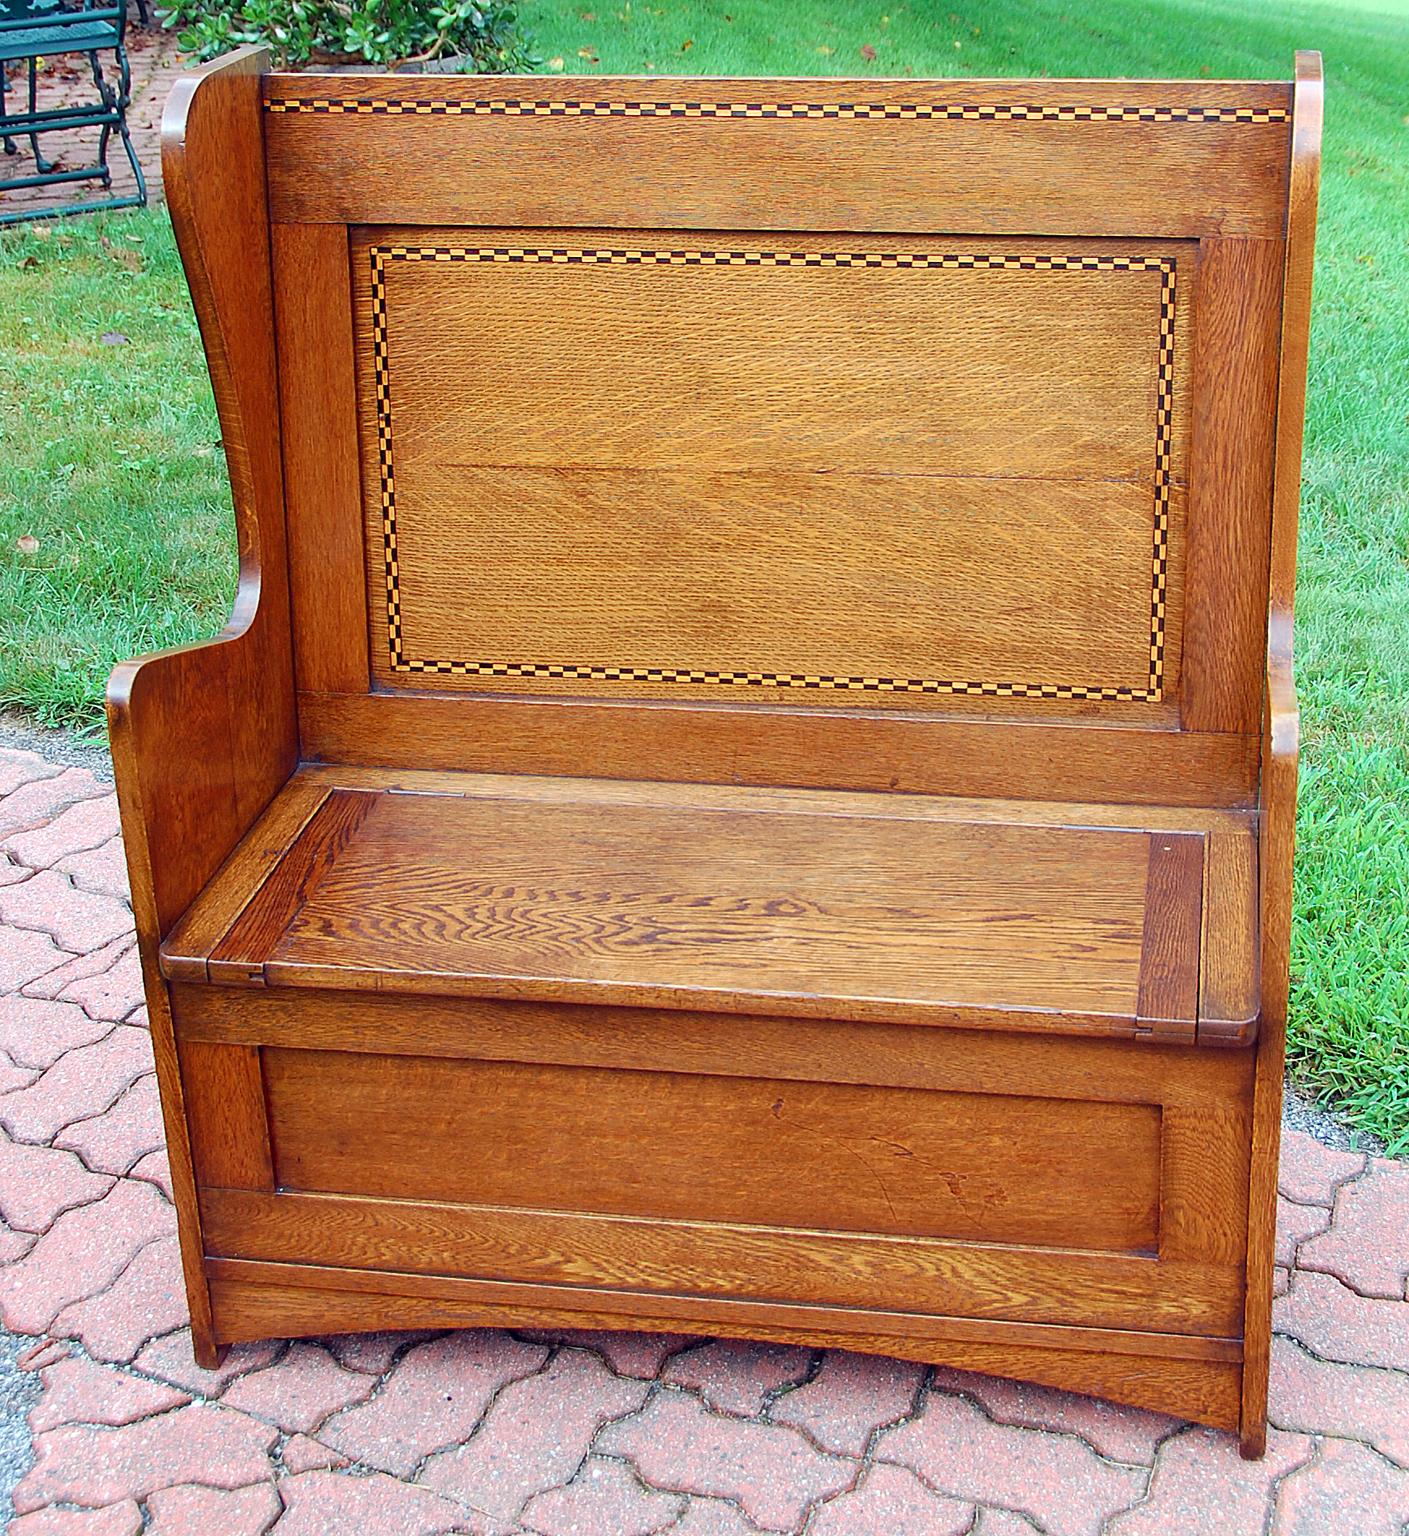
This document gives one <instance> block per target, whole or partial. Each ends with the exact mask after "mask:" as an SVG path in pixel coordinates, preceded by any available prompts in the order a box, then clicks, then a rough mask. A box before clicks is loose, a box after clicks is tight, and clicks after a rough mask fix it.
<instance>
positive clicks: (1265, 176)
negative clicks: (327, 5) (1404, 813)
mask: <svg viewBox="0 0 1409 1536" xmlns="http://www.w3.org/2000/svg"><path fill="white" fill-rule="evenodd" d="M707 85H708V90H707V91H706V90H704V89H703V87H702V84H701V82H698V81H694V82H684V81H669V80H659V81H656V80H652V81H639V80H627V79H611V78H602V79H593V80H592V81H591V82H590V86H589V85H588V83H587V82H585V81H584V82H572V83H569V82H564V81H555V82H545V81H542V80H537V79H535V80H514V79H494V80H485V79H479V80H475V81H473V82H465V81H458V82H457V81H453V80H444V79H434V78H432V79H417V80H416V81H415V82H414V83H412V82H409V81H407V80H405V79H396V78H394V77H392V78H384V77H375V76H367V77H355V76H316V75H313V76H310V75H300V76H288V75H279V74H274V75H269V76H266V77H265V79H264V100H265V113H264V128H265V137H266V145H267V154H268V167H269V169H268V175H269V199H270V212H271V218H272V251H273V271H274V287H275V295H276V320H277V326H278V334H279V355H280V371H281V411H282V417H283V430H284V457H285V480H286V488H287V489H286V494H287V500H288V510H289V541H290V568H291V580H292V590H293V603H294V644H295V652H296V660H297V675H298V682H299V689H300V721H301V733H302V744H303V755H304V757H305V758H306V759H310V760H326V761H350V762H363V763H371V762H373V761H383V762H385V761H387V760H388V759H389V758H391V759H393V760H395V761H397V762H398V763H404V764H405V765H406V766H408V767H416V768H428V769H433V768H449V767H461V768H470V769H475V770H479V771H485V772H528V773H539V774H544V773H546V774H572V773H581V772H588V773H592V774H596V775H603V776H613V775H624V776H626V775H629V776H634V777H642V778H661V779H672V778H674V779H694V780H703V781H724V782H739V783H754V784H765V785H774V784H796V785H807V786H816V787H823V788H852V789H895V790H900V791H912V792H930V793H954V794H965V795H967V794H978V795H982V794H995V795H1008V796H1032V795H1037V796H1045V797H1048V798H1052V799H1079V800H1111V801H1130V802H1134V803H1166V804H1202V805H1249V804H1252V803H1254V802H1255V799H1256V792H1257V775H1258V766H1259V753H1260V740H1259V738H1260V733H1261V708H1262V694H1263V671H1264V655H1265V635H1266V622H1267V620H1266V615H1267V584H1266V583H1267V570H1268V565H1269V560H1270V543H1269V537H1270V534H1269V530H1270V521H1271V519H1270V508H1271V495H1272V471H1273V447H1274V445H1273V431H1274V422H1275V398H1276V390H1277V373H1278V360H1279V326H1280V321H1281V290H1282V282H1283V270H1284V264H1285V238H1284V237H1285V229H1286V224H1285V220H1286V198H1287V186H1288V175H1289V143H1290V131H1291V130H1290V121H1291V106H1292V94H1291V88H1290V87H1289V86H1288V85H1287V84H1284V83H1269V84H1262V83H1255V82H1199V83H1197V84H1181V83H1179V82H1111V81H1094V82H1093V81H1081V82H1051V81H1042V82H1014V81H1002V82H997V81H965V82H954V83H952V84H947V83H936V82H921V83H916V82H909V81H902V82H879V83H878V82H874V81H867V82H857V81H844V80H828V81H816V80H812V81H769V82H762V83H761V82H758V81H738V80H718V81H709V82H707ZM671 104H675V105H674V106H672V105H671ZM676 107H678V108H679V110H676ZM619 109H620V110H619ZM819 135H822V136H823V137H822V138H819V137H818V136H819ZM822 142H825V143H827V144H828V146H829V150H828V153H829V156H830V157H831V162H829V163H835V164H837V165H838V166H839V167H842V168H845V169H846V171H847V174H846V175H845V176H840V175H839V176H838V178H837V179H836V180H833V179H832V178H820V179H819V178H817V177H816V176H815V174H812V173H811V172H815V164H816V161H815V158H809V157H815V153H816V150H817V146H818V145H819V144H820V143H822ZM745 149H746V150H747V153H748V155H749V157H750V158H749V160H748V162H747V163H748V173H747V174H741V173H740V169H739V165H740V161H739V156H740V155H741V154H742V153H743V152H744V151H745ZM408 153H409V154H411V155H413V156H414V157H415V158H416V159H417V161H418V163H421V164H423V165H424V166H425V167H426V171H427V174H426V175H425V176H424V177H422V178H417V179H415V180H411V179H408V178H405V177H396V176H393V175H391V174H389V171H388V167H389V166H390V165H391V163H392V162H393V161H394V160H395V159H396V158H397V157H398V156H405V155H407V154H408ZM685 155H688V156H689V157H690V158H689V174H688V176H686V175H684V174H683V172H682V164H683V162H682V158H681V157H682V156H685ZM525 156H527V162H525V159H524V157H525ZM540 160H541V161H542V166H541V167H540V169H543V168H546V167H547V166H548V165H549V164H551V165H553V166H554V167H555V171H554V174H553V175H552V176H547V175H546V174H545V175H536V174H534V173H533V171H532V167H533V166H534V165H538V164H539V161H540ZM607 163H610V164H612V165H613V167H614V174H613V176H612V177H608V178H604V177H602V176H601V175H600V167H601V165H603V164H607ZM1215 163H1216V167H1217V169H1216V171H1215ZM526 165H527V169H526ZM625 165H629V170H621V169H617V168H619V167H622V166H625ZM594 166H595V167H596V168H597V169H596V171H595V172H594V171H593V169H592V167H594ZM804 166H807V167H809V168H810V173H809V174H808V175H807V176H804V175H803V167H804ZM902 166H904V167H907V168H908V171H909V180H908V181H907V179H906V177H904V176H899V175H898V172H899V169H900V167H902ZM759 168H762V169H759ZM764 172H766V175H764ZM758 179H763V180H768V181H769V185H770V192H769V196H768V199H767V206H766V209H765V208H763V207H761V206H759V204H758V201H757V194H756V191H755V190H752V184H753V182H754V181H755V180H758ZM608 182H610V183H611V185H606V183H608ZM897 182H899V183H900V184H901V186H902V192H897V191H896V190H895V189H896V185H897ZM623 187H627V188H629V191H630V197H629V200H627V201H621V200H620V198H621V189H622V188H623ZM858 187H860V188H862V189H863V190H861V191H858V190H857V188H858ZM1015 187H1016V188H1019V189H1021V190H1022V194H1023V195H1022V196H1017V195H1015V194H1014V192H1013V188H1015ZM1172 188H1175V189H1178V195H1177V196H1176V195H1174V192H1172V191H1171V189H1172ZM839 189H840V190H839ZM902 193H903V195H902ZM582 224H586V225H588V226H590V227H591V228H590V229H589V230H588V231H587V232H584V231H583V230H581V229H578V228H575V227H570V228H565V227H567V226H575V225H582ZM505 225H510V226H514V228H511V229H508V230H507V231H506V229H505V228H504V226H505ZM486 226H492V227H488V228H487V227H486ZM554 226H563V227H554ZM592 230H595V231H596V232H597V234H598V236H599V239H600V238H601V237H603V236H604V237H606V238H608V239H612V240H613V241H614V242H615V243H616V244H617V245H620V246H635V245H639V244H641V243H643V241H646V240H649V238H650V236H651V235H652V234H654V235H655V237H656V238H657V241H659V240H660V239H661V238H662V237H665V238H668V237H669V236H670V235H672V234H673V235H674V237H675V242H676V243H677V244H678V245H679V246H680V247H681V248H682V249H686V250H691V249H699V248H705V249H708V248H711V247H712V246H717V245H718V244H719V242H718V241H714V240H713V237H712V235H711V234H710V233H709V231H715V232H718V231H726V230H727V231H745V230H749V231H753V232H754V234H753V237H752V240H751V241H750V240H749V239H748V237H746V236H741V235H737V234H736V236H735V240H734V242H733V243H734V244H735V245H744V244H746V243H747V244H751V245H752V246H753V247H758V246H759V245H760V244H763V245H779V244H781V245H787V242H788V241H789V240H791V241H792V243H793V245H794V246H796V247H798V248H799V249H802V248H810V249H819V248H828V247H832V248H837V247H841V248H844V247H845V246H846V243H847V240H848V239H849V240H850V242H851V243H852V244H854V245H856V246H858V248H861V249H876V248H878V247H880V248H884V247H885V246H886V245H887V244H889V242H890V241H892V240H896V239H899V238H900V237H902V236H904V235H905V234H907V233H909V234H912V235H922V236H924V242H923V243H922V242H917V241H915V240H913V239H912V240H911V242H910V243H909V245H908V246H905V247H904V248H905V249H907V250H909V249H912V248H915V247H917V246H922V248H923V249H926V250H947V249H948V248H949V247H951V246H952V247H953V248H954V250H955V251H958V252H962V251H965V250H972V249H973V247H974V242H975V239H976V238H978V239H983V238H987V239H988V240H989V242H990V244H992V243H993V242H994V241H996V242H997V244H996V245H993V248H994V249H995V250H999V251H1012V252H1018V253H1028V252H1031V251H1033V250H1034V248H1035V247H1036V248H1045V249H1047V250H1051V251H1058V252H1062V253H1067V254H1068V255H1070V254H1071V253H1075V252H1088V253H1089V252H1093V251H1105V252H1108V253H1110V254H1111V255H1113V256H1119V257H1122V258H1125V259H1129V258H1130V257H1132V256H1135V257H1137V259H1138V256H1139V253H1145V255H1146V258H1147V259H1159V257H1158V256H1157V255H1156V254H1155V253H1158V252H1161V251H1163V252H1166V253H1168V252H1171V251H1178V253H1179V254H1178V260H1177V266H1178V282H1179V284H1180V285H1181V288H1182V292H1181V295H1180V302H1179V304H1178V311H1177V313H1178V321H1177V324H1178V347H1179V364H1178V367H1177V371H1176V375H1175V377H1176V393H1177V412H1176V441H1175V443H1174V445H1173V448H1174V457H1175V463H1174V474H1173V491H1172V500H1171V522H1172V525H1173V527H1172V532H1171V536H1170V539H1169V551H1168V552H1169V555H1170V557H1171V558H1170V560H1169V562H1168V565H1169V575H1168V578H1167V581H1168V588H1169V590H1168V593H1167V597H1168V601H1167V604H1166V607H1167V614H1166V617H1165V620H1164V637H1165V638H1166V639H1167V641H1168V653H1169V654H1168V656H1167V659H1166V661H1165V667H1166V674H1165V679H1164V681H1165V684H1166V686H1165V687H1164V689H1163V690H1162V691H1161V693H1160V696H1159V697H1158V698H1155V699H1149V698H1144V697H1139V696H1137V697H1136V698H1135V699H1134V700H1133V701H1132V700H1127V699H1117V698H1110V699H1102V700H1099V701H1094V702H1093V700H1092V699H1090V698H1087V697H1075V698H1069V697H1060V696H1058V697H1051V696H1048V697H1035V698H1034V697H1028V696H1024V692H1023V690H1021V689H1020V690H1017V691H1015V692H1009V693H1005V692H1004V691H1002V690H997V691H996V692H997V696H994V694H992V693H990V694H988V696H984V694H983V693H982V692H979V691H977V690H976V692H979V696H976V697H975V696H965V694H964V693H963V692H950V693H946V694H945V695H944V696H941V697H935V696H933V695H931V696H919V697H907V696H906V695H904V694H900V695H898V696H897V695H894V694H886V695H879V694H875V693H872V694H869V695H867V694H865V693H861V694H855V693H853V694H851V695H850V696H848V695H846V694H836V693H834V694H832V695H827V696H825V697H824V698H822V699H821V700H820V701H819V699H818V696H817V695H816V694H812V695H810V696H806V697H804V696H800V694H799V692H796V691H794V692H790V691H789V690H788V689H787V688H784V687H769V688H766V689H755V690H752V696H751V697H748V698H747V699H743V698H740V697H739V693H740V692H741V691H742V692H749V691H750V690H735V692H734V694H733V695H732V696H731V695H730V694H729V693H728V692H727V691H726V692H725V693H724V694H723V695H722V697H721V698H720V700H719V701H718V702H716V700H715V699H714V698H712V697H711V696H710V690H709V689H707V688H703V687H693V688H691V687H681V688H676V689H675V690H674V691H673V692H670V693H669V695H668V696H665V697H661V696H655V697H650V698H641V697H636V696H633V695H632V693H631V692H630V691H629V690H623V688H622V686H621V684H620V683H614V684H607V685H605V686H604V685H603V684H602V683H600V682H597V683H595V684H594V683H593V682H592V681H590V680H588V681H583V682H580V683H578V684H576V685H575V686H574V685H569V684H564V683H557V682H552V683H548V684H546V685H543V686H546V687H549V688H553V689H557V690H559V692H558V696H545V695H544V693H543V692H542V691H540V687H539V685H537V684H535V683H532V682H529V681H526V680H523V679H520V680H519V681H517V682H515V681H514V680H505V681H504V682H502V683H488V684H487V683H485V682H479V683H474V682H473V681H469V680H466V679H464V678H463V677H455V676H435V675H431V676H429V677H427V676H424V675H421V676H412V677H409V678H408V677H406V676H405V675H404V674H398V673H395V672H388V669H387V666H386V659H385V654H384V653H385V643H386V640H385V636H386V630H385V628H384V631H383V635H382V638H381V641H380V642H379V640H378V631H377V625H376V617H377V616H376V612H375V608H376V602H377V593H378V587H379V585H382V584H384V577H383V575H382V573H381V572H380V571H379V570H378V569H376V555H377V551H376V549H375V542H376V539H377V523H378V522H379V520H380V518H381V515H382V509H381V507H380V506H379V505H378V499H379V494H380V496H381V499H385V495H384V488H382V489H381V491H380V493H379V486H378V484H377V474H378V465H377V464H376V463H375V462H374V454H375V452H376V443H375V440H374V438H375V433H374V429H373V427H372V425H371V416H372V414H373V412H374V410H375V405H374V402H373V397H374V396H375V393H376V390H377V388H378V383H377V379H376V377H374V376H373V372H374V368H375V362H374V359H373V357H372V353H371V343H370V342H369V338H368V334H367V333H368V320H369V317H368V290H367V281H368V279H367V272H366V267H367V254H368V250H369V248H370V247H373V246H374V245H375V246H377V247H379V248H381V249H386V248H387V247H388V246H396V247H397V248H406V247H407V246H409V247H410V248H411V249H415V250H435V249H436V248H437V247H439V248H443V249H445V250H447V251H452V252H458V251H460V250H463V249H466V248H471V249H474V248H483V247H484V246H485V245H493V244H496V243H498V242H500V241H502V240H504V239H505V238H506V236H507V235H511V234H513V233H515V232H516V231H517V232H518V233H520V234H521V236H522V240H523V242H524V243H525V244H530V245H532V247H533V248H535V249H538V248H541V247H542V245H543V243H544V242H545V241H546V240H548V239H550V238H551V239H553V240H554V241H555V242H556V243H558V244H570V245H571V246H572V247H573V248H579V247H589V248H595V247H591V238H590V237H591V233H592ZM620 231H628V232H629V233H630V238H629V239H624V238H623V236H622V235H621V234H620ZM759 231H764V232H766V237H765V235H761V234H759V233H758V232H759ZM877 231H883V232H884V238H879V237H878V236H877V234H876V232H877ZM643 232H645V233H644V234H643ZM701 232H703V233H701ZM937 235H939V236H943V237H944V238H943V239H942V240H940V241H938V242H937V243H936V241H935V237H936V236H937ZM1169 240H1177V241H1179V242H1182V244H1180V245H1178V246H1168V245H1162V244H1161V242H1165V241H1169ZM809 242H811V243H810V244H809ZM1008 242H1013V243H1012V244H1008ZM1170 259H1171V260H1172V259H1173V258H1172V257H1171V258H1170ZM359 466H360V469H359ZM1186 484H1187V490H1185V485H1186ZM369 524H370V526H369ZM364 535H365V536H364ZM977 579H978V580H980V581H981V572H980V574H979V577H978V578H977ZM369 610H370V612H371V615H372V624H371V633H370V637H369ZM468 623H469V624H470V625H472V624H473V617H472V615H470V616H468ZM369 643H370V647H371V650H370V653H369ZM379 643H380V649H381V652H382V654H380V655H379V654H378V646H379ZM447 670H449V669H447ZM398 684H403V685H409V686H398ZM466 687H475V688H477V690H479V691H476V692H473V693H470V692H465V691H464V689H465V688H466ZM488 687H493V688H494V689H495V691H494V692H492V693H491V692H487V691H484V690H485V689H487V688H488ZM569 690H571V691H569ZM565 692H566V693H567V696H563V693H565ZM623 692H625V696H623ZM995 732H997V733H999V734H996V735H995V734H994V733H995Z"/></svg>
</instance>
